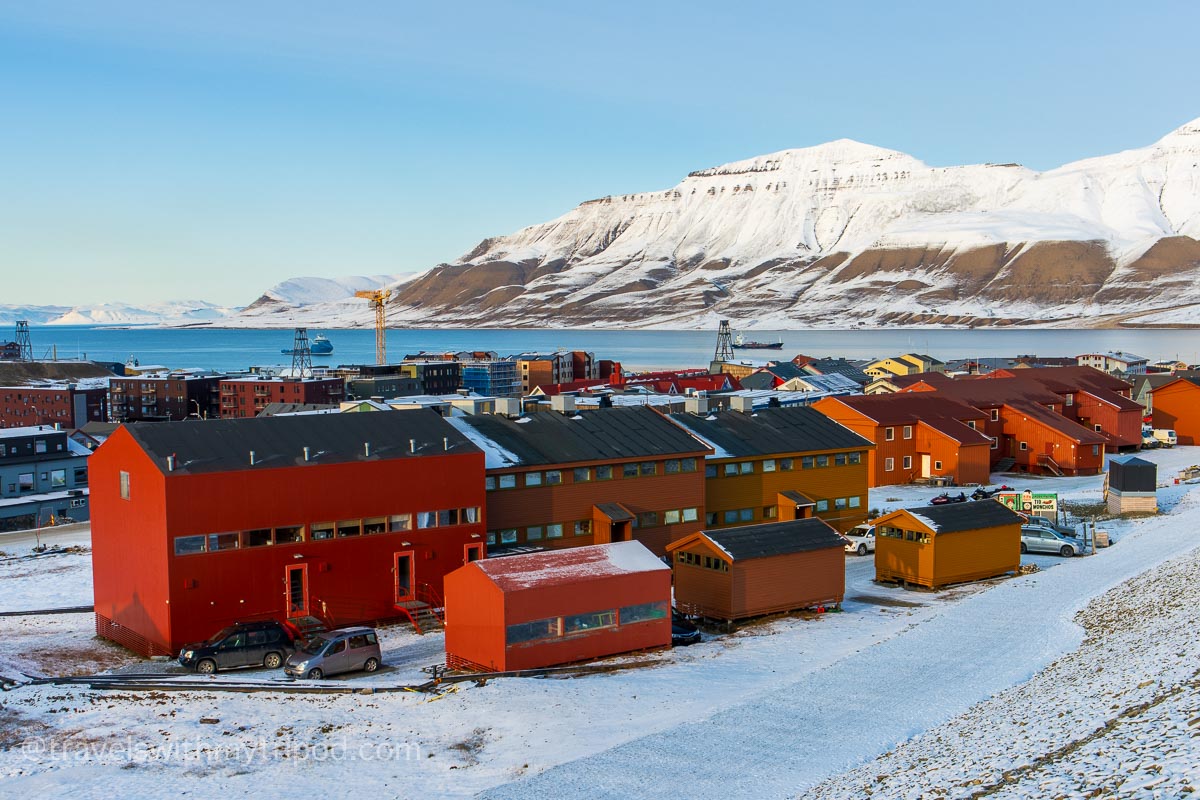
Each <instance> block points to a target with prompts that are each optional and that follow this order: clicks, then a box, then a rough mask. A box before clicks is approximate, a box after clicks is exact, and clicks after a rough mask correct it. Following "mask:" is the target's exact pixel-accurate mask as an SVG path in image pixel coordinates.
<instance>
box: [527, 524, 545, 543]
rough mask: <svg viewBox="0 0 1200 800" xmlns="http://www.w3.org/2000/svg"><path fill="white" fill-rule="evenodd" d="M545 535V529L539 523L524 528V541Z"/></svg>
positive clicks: (534, 539)
mask: <svg viewBox="0 0 1200 800" xmlns="http://www.w3.org/2000/svg"><path fill="white" fill-rule="evenodd" d="M544 535H545V529H544V528H543V527H542V526H541V525H533V526H530V527H528V528H526V529H525V541H527V542H536V541H538V540H540V539H541V538H542V536H544Z"/></svg>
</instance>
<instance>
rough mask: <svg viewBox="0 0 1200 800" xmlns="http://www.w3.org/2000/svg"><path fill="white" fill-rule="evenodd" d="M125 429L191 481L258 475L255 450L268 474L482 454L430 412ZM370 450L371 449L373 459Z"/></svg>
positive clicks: (163, 424) (259, 464)
mask: <svg viewBox="0 0 1200 800" xmlns="http://www.w3.org/2000/svg"><path fill="white" fill-rule="evenodd" d="M125 429H126V430H127V431H128V432H129V435H130V436H132V437H133V439H134V440H135V441H136V442H137V443H138V444H139V445H140V446H141V447H142V449H143V450H145V451H146V453H147V454H148V455H150V457H151V458H153V459H154V461H155V463H156V464H157V465H158V467H159V469H161V470H162V471H164V472H166V471H167V456H170V455H174V456H175V459H176V462H175V470H174V472H175V473H180V474H185V475H186V474H196V473H205V472H225V471H230V470H243V469H252V467H251V466H250V451H251V450H253V451H254V464H255V466H254V467H253V468H263V469H270V468H272V467H294V466H302V465H303V466H307V465H308V464H312V465H316V464H331V463H340V462H350V461H380V460H389V459H393V458H419V457H421V456H427V455H442V454H443V453H456V454H458V453H478V452H479V448H477V447H475V445H473V444H471V442H470V441H469V440H468V439H467V438H466V437H465V436H463V435H462V434H461V433H459V432H458V431H456V430H455V429H454V428H452V427H451V426H450V425H448V424H447V423H446V421H445V420H444V419H442V418H441V417H440V416H438V415H437V413H436V412H434V411H430V410H428V409H412V410H406V411H380V412H377V413H374V414H310V415H301V416H292V417H286V416H285V417H251V418H247V419H217V420H207V421H204V422H197V421H195V420H191V421H184V422H157V423H154V424H148V425H126V426H125ZM443 440H444V441H443ZM364 443H369V444H370V453H371V454H370V456H367V455H366V448H364V446H363V445H364ZM410 443H411V444H410ZM305 447H307V448H308V449H309V459H310V460H309V462H307V463H306V462H305V461H304V448H305Z"/></svg>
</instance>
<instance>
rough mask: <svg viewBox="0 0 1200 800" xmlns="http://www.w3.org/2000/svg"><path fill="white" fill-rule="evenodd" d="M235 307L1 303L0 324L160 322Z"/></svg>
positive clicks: (198, 318)
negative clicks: (20, 321)
mask: <svg viewBox="0 0 1200 800" xmlns="http://www.w3.org/2000/svg"><path fill="white" fill-rule="evenodd" d="M236 311H237V309H235V308H226V307H223V306H218V305H214V304H213V303H208V302H205V301H203V300H175V301H166V302H161V303H148V304H145V305H131V304H129V303H95V304H91V305H81V306H15V305H0V324H3V325H6V326H7V325H12V324H13V323H14V322H15V321H16V320H20V319H24V320H28V321H29V324H31V325H163V324H184V323H189V322H203V321H212V320H220V319H224V318H225V317H227V316H229V315H230V314H233V313H234V312H236Z"/></svg>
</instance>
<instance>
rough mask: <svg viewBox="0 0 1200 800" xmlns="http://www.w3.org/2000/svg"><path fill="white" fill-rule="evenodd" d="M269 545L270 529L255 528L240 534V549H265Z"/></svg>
mask: <svg viewBox="0 0 1200 800" xmlns="http://www.w3.org/2000/svg"><path fill="white" fill-rule="evenodd" d="M269 544H271V529H270V528H255V529H254V530H252V531H243V532H242V547H266V546H267V545H269Z"/></svg>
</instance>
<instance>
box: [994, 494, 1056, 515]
mask: <svg viewBox="0 0 1200 800" xmlns="http://www.w3.org/2000/svg"><path fill="white" fill-rule="evenodd" d="M995 499H996V500H999V501H1000V502H1001V503H1003V504H1004V505H1006V506H1008V507H1009V508H1011V509H1012V510H1013V511H1017V512H1019V513H1021V514H1028V515H1029V516H1031V517H1047V518H1048V519H1055V520H1056V519H1058V493H1057V492H1031V491H1029V490H1028V489H1026V490H1025V491H1023V492H1001V493H1000V494H998V495H996V498H995Z"/></svg>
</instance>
